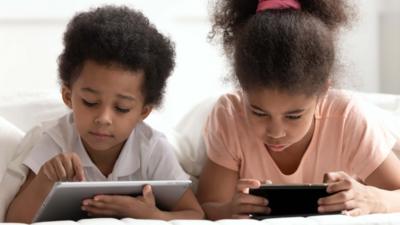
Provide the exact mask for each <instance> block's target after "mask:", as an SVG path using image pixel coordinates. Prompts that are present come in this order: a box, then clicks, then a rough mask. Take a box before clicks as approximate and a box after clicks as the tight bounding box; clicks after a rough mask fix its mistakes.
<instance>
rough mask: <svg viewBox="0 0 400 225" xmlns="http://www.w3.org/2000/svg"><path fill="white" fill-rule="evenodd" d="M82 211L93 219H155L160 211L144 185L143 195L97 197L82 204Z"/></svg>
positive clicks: (149, 188)
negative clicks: (110, 217) (109, 217)
mask: <svg viewBox="0 0 400 225" xmlns="http://www.w3.org/2000/svg"><path fill="white" fill-rule="evenodd" d="M82 210H84V211H86V212H87V213H88V215H89V216H94V217H108V216H112V217H118V218H122V217H131V218H140V219H150V218H157V213H159V212H160V210H159V209H158V208H157V207H156V201H155V198H154V195H153V191H152V190H151V186H150V185H145V186H144V188H143V195H142V196H138V197H131V196H126V195H97V196H95V197H94V198H93V199H85V200H84V201H83V202H82Z"/></svg>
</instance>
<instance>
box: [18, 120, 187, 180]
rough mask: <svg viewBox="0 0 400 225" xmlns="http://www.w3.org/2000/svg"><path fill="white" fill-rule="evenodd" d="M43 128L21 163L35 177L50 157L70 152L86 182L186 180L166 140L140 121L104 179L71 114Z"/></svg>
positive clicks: (185, 175)
mask: <svg viewBox="0 0 400 225" xmlns="http://www.w3.org/2000/svg"><path fill="white" fill-rule="evenodd" d="M49 124H50V125H49ZM47 127H48V128H47V129H45V131H44V132H43V135H42V137H41V138H40V139H39V140H38V142H37V143H36V145H35V146H34V147H33V149H32V151H31V152H30V154H29V155H28V156H27V158H26V159H25V161H24V164H25V165H26V166H28V167H29V168H30V169H31V170H32V171H33V172H34V173H35V174H37V173H38V172H39V170H40V168H41V166H42V165H43V164H45V163H46V162H47V161H48V160H50V159H51V158H53V157H54V156H56V155H58V154H60V153H63V152H70V151H74V152H76V153H77V154H78V156H79V157H80V159H81V161H82V166H83V169H84V173H85V178H86V180H87V181H111V180H124V181H127V180H183V179H189V176H188V175H187V174H186V173H185V172H184V171H183V169H182V168H181V167H180V165H179V162H178V160H177V159H176V157H175V154H174V151H173V149H172V146H171V145H170V143H169V142H168V141H167V139H166V137H165V136H164V135H163V134H162V133H160V132H158V131H156V130H154V129H152V128H151V127H150V126H148V125H146V124H145V123H143V122H139V123H138V124H137V125H136V127H135V128H134V129H133V131H132V133H131V134H130V135H129V138H128V140H127V141H126V143H125V145H124V146H123V148H122V150H121V153H120V155H119V157H118V159H117V161H116V163H115V165H114V168H113V171H112V173H111V174H109V175H108V177H105V176H104V175H103V174H102V173H101V172H100V170H99V169H98V168H97V166H96V165H95V164H94V163H93V162H92V160H91V159H90V157H89V155H88V154H87V152H86V150H85V148H84V146H83V144H82V141H81V139H80V136H79V134H78V132H77V130H76V127H75V123H74V121H73V116H72V113H70V114H67V115H65V116H63V117H61V118H60V119H58V120H56V121H52V122H50V123H47Z"/></svg>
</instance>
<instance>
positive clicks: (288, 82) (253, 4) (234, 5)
mask: <svg viewBox="0 0 400 225" xmlns="http://www.w3.org/2000/svg"><path fill="white" fill-rule="evenodd" d="M298 1H299V3H300V5H301V9H300V10H294V9H279V10H272V9H270V10H265V11H262V12H259V13H256V9H257V5H258V0H219V1H217V5H216V8H215V13H214V17H213V22H214V23H213V28H212V31H211V32H210V35H211V36H210V37H211V38H214V37H215V36H218V37H221V38H222V42H223V46H224V49H225V51H226V53H227V54H228V57H229V58H230V59H231V60H232V62H233V66H234V72H235V78H237V80H238V81H239V84H240V85H241V86H242V88H244V89H245V90H246V89H252V88H274V89H278V90H283V91H288V92H289V93H305V94H307V95H310V94H315V93H318V92H319V91H321V90H323V89H324V86H325V85H324V84H325V83H326V82H327V80H328V79H330V77H331V75H332V74H333V72H334V66H335V60H336V49H335V43H336V36H337V35H336V33H337V30H338V28H339V27H341V26H342V25H346V24H348V21H349V20H350V17H351V15H353V12H352V11H351V8H350V6H349V5H348V4H347V1H346V0H298Z"/></svg>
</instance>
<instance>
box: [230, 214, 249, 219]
mask: <svg viewBox="0 0 400 225" xmlns="http://www.w3.org/2000/svg"><path fill="white" fill-rule="evenodd" d="M250 217H251V215H250V214H235V215H232V219H249V218H250Z"/></svg>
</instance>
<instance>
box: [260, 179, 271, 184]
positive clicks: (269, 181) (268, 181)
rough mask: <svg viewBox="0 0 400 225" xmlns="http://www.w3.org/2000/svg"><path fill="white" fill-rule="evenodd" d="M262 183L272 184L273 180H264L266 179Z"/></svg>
mask: <svg viewBox="0 0 400 225" xmlns="http://www.w3.org/2000/svg"><path fill="white" fill-rule="evenodd" d="M262 184H272V181H271V180H264V181H263V182H262Z"/></svg>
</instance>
